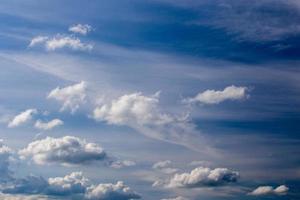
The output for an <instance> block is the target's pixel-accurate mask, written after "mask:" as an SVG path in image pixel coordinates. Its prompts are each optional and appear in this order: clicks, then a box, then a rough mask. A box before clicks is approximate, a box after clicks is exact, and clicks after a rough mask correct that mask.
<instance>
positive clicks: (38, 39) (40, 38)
mask: <svg viewBox="0 0 300 200" xmlns="http://www.w3.org/2000/svg"><path fill="white" fill-rule="evenodd" d="M47 40H48V37H47V36H37V37H34V38H32V40H31V41H30V44H29V45H28V46H29V47H33V46H35V45H37V44H42V43H44V42H45V41H47Z"/></svg>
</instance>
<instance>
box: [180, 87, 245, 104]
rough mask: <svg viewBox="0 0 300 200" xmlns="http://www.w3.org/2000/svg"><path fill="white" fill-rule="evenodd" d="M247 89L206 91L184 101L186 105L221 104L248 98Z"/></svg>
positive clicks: (227, 88)
mask: <svg viewBox="0 0 300 200" xmlns="http://www.w3.org/2000/svg"><path fill="white" fill-rule="evenodd" d="M247 90H248V88H247V87H237V86H234V85H232V86H228V87H226V88H225V89H224V90H221V91H218V90H206V91H204V92H202V93H199V94H197V95H196V96H195V97H192V98H187V99H184V102H186V103H202V104H219V103H221V102H223V101H226V100H240V99H244V98H247V96H248V95H247Z"/></svg>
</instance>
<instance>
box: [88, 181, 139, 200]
mask: <svg viewBox="0 0 300 200" xmlns="http://www.w3.org/2000/svg"><path fill="white" fill-rule="evenodd" d="M85 197H86V199H92V200H112V199H116V200H130V199H140V198H141V196H140V195H138V194H137V193H135V192H134V191H132V190H131V189H130V188H129V187H128V186H126V185H125V184H124V183H123V182H122V181H118V182H117V183H116V184H112V183H108V184H99V185H96V186H91V187H89V188H87V192H86V195H85Z"/></svg>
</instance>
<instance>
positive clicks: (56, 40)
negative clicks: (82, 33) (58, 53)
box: [45, 36, 93, 51]
mask: <svg viewBox="0 0 300 200" xmlns="http://www.w3.org/2000/svg"><path fill="white" fill-rule="evenodd" d="M45 47H46V49H47V50H48V51H54V50H57V49H62V48H70V49H72V50H80V51H89V50H92V49H93V45H91V44H86V43H83V42H81V40H80V39H79V38H75V37H69V36H55V37H53V38H52V39H49V40H47V41H46V44H45Z"/></svg>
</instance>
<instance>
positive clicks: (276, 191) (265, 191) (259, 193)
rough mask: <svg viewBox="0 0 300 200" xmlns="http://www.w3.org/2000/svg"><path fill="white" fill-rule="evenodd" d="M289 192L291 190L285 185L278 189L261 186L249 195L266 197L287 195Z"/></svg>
mask: <svg viewBox="0 0 300 200" xmlns="http://www.w3.org/2000/svg"><path fill="white" fill-rule="evenodd" d="M288 191H289V188H288V187H287V186H285V185H280V186H278V187H277V188H273V187H272V186H259V187H258V188H256V189H255V190H253V191H252V192H250V193H249V195H253V196H264V195H273V194H275V195H285V194H287V192H288Z"/></svg>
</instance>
